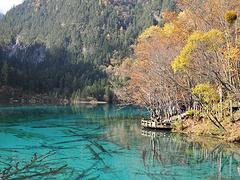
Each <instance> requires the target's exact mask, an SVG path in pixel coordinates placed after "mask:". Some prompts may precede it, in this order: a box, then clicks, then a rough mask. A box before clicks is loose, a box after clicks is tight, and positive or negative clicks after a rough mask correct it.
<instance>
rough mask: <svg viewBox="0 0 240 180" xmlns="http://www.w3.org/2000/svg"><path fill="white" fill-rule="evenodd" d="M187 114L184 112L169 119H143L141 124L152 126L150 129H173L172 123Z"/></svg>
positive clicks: (144, 126) (145, 126) (147, 126)
mask: <svg viewBox="0 0 240 180" xmlns="http://www.w3.org/2000/svg"><path fill="white" fill-rule="evenodd" d="M186 116H187V113H183V114H180V115H176V116H172V117H170V118H167V119H162V120H159V119H154V118H151V119H142V120H141V126H142V127H143V128H150V129H159V130H171V129H172V128H173V126H172V124H173V123H174V122H175V121H176V120H177V119H184V118H185V117H186Z"/></svg>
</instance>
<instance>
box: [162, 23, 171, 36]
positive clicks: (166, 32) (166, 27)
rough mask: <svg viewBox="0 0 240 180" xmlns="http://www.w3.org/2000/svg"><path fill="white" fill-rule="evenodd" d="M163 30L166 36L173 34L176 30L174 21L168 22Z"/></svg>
mask: <svg viewBox="0 0 240 180" xmlns="http://www.w3.org/2000/svg"><path fill="white" fill-rule="evenodd" d="M162 32H163V34H164V35H166V36H171V35H172V33H173V32H174V24H173V23H167V24H165V26H164V27H163V29H162Z"/></svg>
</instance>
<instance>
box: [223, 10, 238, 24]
mask: <svg viewBox="0 0 240 180" xmlns="http://www.w3.org/2000/svg"><path fill="white" fill-rule="evenodd" d="M224 17H225V20H226V21H227V22H228V23H229V24H233V23H234V22H235V21H236V20H237V12H236V11H234V10H230V11H228V12H226V13H225V16H224Z"/></svg>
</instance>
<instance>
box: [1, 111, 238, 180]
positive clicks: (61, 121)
mask: <svg viewBox="0 0 240 180" xmlns="http://www.w3.org/2000/svg"><path fill="white" fill-rule="evenodd" d="M143 114H144V111H143V110H141V109H137V108H134V107H128V108H120V107H114V106H96V107H91V106H18V107H10V106H1V107H0V179H1V173H2V174H3V171H4V170H5V169H6V168H8V167H10V166H13V168H12V169H11V170H9V172H8V173H12V174H11V176H9V179H14V178H16V179H18V178H20V179H21V178H22V179H23V178H27V177H31V176H32V175H33V174H35V176H32V177H31V178H30V179H57V180H61V179H70V180H71V179H73V180H75V179H104V180H105V179H113V180H115V179H123V180H125V179H177V180H178V179H179V180H188V179H189V180H194V179H216V180H219V179H240V176H239V174H240V152H239V151H238V150H239V149H237V148H235V149H233V148H231V147H230V148H228V150H226V149H225V145H222V144H216V143H215V145H214V147H212V146H211V147H207V146H203V145H201V144H199V143H192V142H189V141H188V139H187V138H186V137H182V136H180V135H176V134H171V133H168V132H158V133H155V132H147V131H142V130H141V127H140V125H139V119H140V116H141V115H143ZM212 141H214V140H212ZM213 144H214V143H213ZM35 153H36V156H34V154H35ZM34 157H37V160H36V161H34V163H30V162H31V159H34ZM16 164H18V168H17V171H16ZM26 164H30V165H29V166H26ZM24 167H25V168H24ZM61 167H62V169H61V170H59V171H58V172H55V173H53V174H48V175H47V174H44V173H46V172H49V171H50V170H51V171H52V170H56V169H58V168H61ZM19 169H20V170H19ZM41 173H43V174H42V175H41V176H40V175H39V174H41ZM5 174H6V171H5ZM36 174H38V175H36ZM2 177H3V176H2Z"/></svg>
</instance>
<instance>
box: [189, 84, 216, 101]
mask: <svg viewBox="0 0 240 180" xmlns="http://www.w3.org/2000/svg"><path fill="white" fill-rule="evenodd" d="M192 94H193V96H195V97H196V98H197V99H199V100H200V101H202V102H204V103H207V104H209V103H213V102H217V101H219V94H218V91H217V87H216V86H214V85H212V84H209V83H205V84H198V85H197V86H196V87H195V88H193V89H192Z"/></svg>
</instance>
